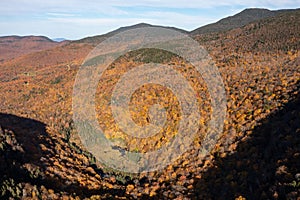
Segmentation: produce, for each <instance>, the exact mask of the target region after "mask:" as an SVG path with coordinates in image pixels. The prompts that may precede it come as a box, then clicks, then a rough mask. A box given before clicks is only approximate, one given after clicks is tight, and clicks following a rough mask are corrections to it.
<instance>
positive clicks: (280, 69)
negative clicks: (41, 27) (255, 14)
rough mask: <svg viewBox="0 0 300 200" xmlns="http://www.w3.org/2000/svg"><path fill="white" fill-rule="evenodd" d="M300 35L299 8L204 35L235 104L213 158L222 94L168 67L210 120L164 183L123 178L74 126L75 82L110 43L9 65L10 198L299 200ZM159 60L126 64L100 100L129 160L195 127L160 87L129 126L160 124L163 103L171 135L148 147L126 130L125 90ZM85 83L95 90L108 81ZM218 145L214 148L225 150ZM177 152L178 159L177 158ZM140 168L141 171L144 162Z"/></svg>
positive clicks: (146, 88)
mask: <svg viewBox="0 0 300 200" xmlns="http://www.w3.org/2000/svg"><path fill="white" fill-rule="evenodd" d="M136 26H137V27H143V26H152V25H147V24H146V25H145V24H139V25H136ZM132 27H134V26H130V27H123V28H120V29H119V30H116V31H115V32H114V31H113V32H111V33H108V34H106V35H102V36H101V37H102V39H103V38H105V37H108V35H109V34H115V33H116V32H119V31H124V30H126V29H127V28H132ZM299 33H300V10H299V9H298V10H294V11H292V12H286V11H282V12H278V14H276V15H274V16H271V17H267V18H263V19H260V20H257V21H255V22H251V23H248V24H246V25H244V26H242V27H238V28H233V29H231V30H228V31H223V32H218V33H213V34H206V35H196V36H194V38H195V39H196V40H197V41H199V43H200V44H201V45H202V46H203V47H204V48H205V49H207V51H208V52H209V55H210V57H211V58H212V61H214V62H215V65H216V66H217V68H218V70H219V72H220V73H219V74H220V76H221V78H222V82H223V83H224V90H225V94H226V100H225V101H226V102H225V103H226V118H225V119H224V126H223V128H222V130H223V132H221V133H220V134H221V137H220V139H219V140H218V141H217V143H216V145H214V147H215V148H213V149H212V151H211V154H210V155H209V156H207V157H205V158H203V157H202V154H203V153H202V152H203V148H202V147H204V145H205V144H203V142H202V141H203V137H205V135H206V134H205V133H206V131H207V130H209V129H211V127H208V126H210V121H211V120H212V119H213V118H212V117H213V116H212V114H213V113H215V114H216V115H219V114H222V113H221V112H220V111H219V110H217V109H214V108H213V107H212V105H211V104H212V103H211V102H212V98H213V96H212V95H213V94H214V91H216V90H215V89H214V88H217V87H213V90H211V91H210V92H208V91H207V90H208V88H207V86H206V85H207V84H206V83H205V81H206V80H204V79H203V78H201V74H200V73H198V72H197V71H196V70H195V67H193V66H192V65H190V64H189V63H187V61H185V60H184V59H182V58H180V57H171V56H170V54H167V56H166V59H165V60H166V61H165V66H167V65H169V66H171V67H174V69H175V70H176V72H178V73H179V74H182V76H183V77H184V80H186V81H187V82H188V84H190V86H191V88H192V90H193V91H194V92H195V98H197V99H196V100H197V102H199V110H200V111H201V119H200V120H201V121H200V120H199V129H197V130H198V131H197V133H195V135H194V136H193V137H194V138H193V139H192V143H191V144H190V149H189V150H188V151H187V152H185V153H184V154H183V155H182V156H180V157H178V159H177V161H176V162H174V163H170V165H168V166H167V167H166V168H164V169H161V170H160V171H159V172H155V171H153V172H149V173H143V174H130V173H123V172H122V171H114V170H113V169H111V168H110V167H109V165H103V164H101V163H99V162H98V161H97V160H96V158H95V157H94V156H93V155H92V154H91V153H89V152H88V151H87V150H86V149H85V148H84V146H83V145H82V143H81V140H80V138H79V136H78V133H77V131H76V128H75V125H74V122H73V115H74V113H73V109H72V105H73V103H72V101H73V99H74V98H73V97H74V96H73V95H74V90H73V88H74V83H75V79H76V77H78V74H79V73H78V70H79V68H80V67H81V64H82V61H83V60H84V59H85V57H86V55H87V54H88V53H89V52H91V51H92V49H93V46H94V45H96V44H97V43H96V42H97V37H99V36H96V37H90V38H85V39H84V42H88V44H87V43H84V42H82V41H80V42H78V41H77V42H75V41H74V42H69V43H66V44H65V45H61V46H57V47H54V48H50V49H46V50H42V51H38V52H32V53H30V54H26V55H22V56H20V57H18V58H14V59H11V60H7V61H4V62H3V63H0V69H1V73H0V91H1V98H0V163H1V165H0V186H1V187H0V199H47V198H50V199H175V198H177V199H297V198H298V197H299V194H300V187H299V185H300V174H299V166H300V153H299V152H300V146H299V144H300V137H299V130H300V118H299V113H300V81H299V77H300V43H299V41H300V35H299ZM101 37H99V38H100V39H101ZM93 40H94V41H95V43H93V42H94V41H93ZM50 42H51V41H50ZM150 50H151V49H150ZM138 53H139V52H138ZM147 53H148V54H149V55H150V56H151V57H152V58H157V57H159V56H157V55H158V54H157V53H156V52H155V51H152V50H151V51H143V52H141V54H135V52H133V53H132V54H131V53H129V54H127V55H125V56H124V57H120V58H119V59H117V60H116V61H115V62H114V63H113V65H111V66H110V67H109V68H107V69H106V70H105V72H104V73H102V74H101V78H100V77H99V78H100V80H98V81H99V82H98V87H97V89H96V91H95V93H94V94H95V95H94V97H93V98H94V99H95V101H94V102H95V105H94V106H93V107H92V108H91V109H92V110H94V111H95V114H96V115H97V116H96V119H97V121H98V125H99V127H101V128H102V127H103V130H104V133H105V137H107V138H108V139H110V140H111V142H112V143H114V144H116V146H114V147H117V150H119V151H122V152H124V151H123V150H126V149H127V150H130V151H131V152H144V151H148V150H152V149H153V150H156V149H157V150H158V149H161V148H162V147H164V146H165V145H167V144H168V143H170V142H171V141H174V138H175V137H176V136H177V135H178V133H179V132H178V128H179V127H180V122H181V120H180V119H181V118H182V119H183V118H184V117H185V116H183V114H181V109H180V108H181V105H180V102H178V99H177V97H178V96H176V95H177V94H173V91H171V90H168V89H167V90H166V89H164V88H163V87H164V86H161V85H160V84H149V85H148V84H145V85H143V86H142V87H140V88H138V89H137V90H136V91H134V93H133V94H132V98H130V116H129V117H131V118H132V119H133V120H134V123H137V124H140V125H144V124H148V120H147V118H148V112H149V111H150V110H149V109H151V105H154V104H157V103H159V104H160V105H161V106H163V108H165V110H166V111H167V117H168V118H167V119H168V120H167V121H166V122H167V123H166V128H163V130H162V133H159V134H156V135H153V136H151V138H148V139H147V138H146V139H144V138H134V136H128V135H127V134H123V131H122V130H120V129H119V128H118V124H117V122H116V120H114V118H113V113H112V111H111V103H110V101H111V96H112V95H113V91H114V87H115V86H116V85H117V84H118V83H120V79H122V78H123V77H122V76H123V75H126V72H129V71H130V70H132V69H134V68H135V67H138V66H140V65H141V63H142V62H141V60H142V59H143V58H144V55H145V54H147ZM150 56H149V57H150ZM147 58H148V57H147ZM150 61H151V60H150ZM95 72H96V71H95ZM204 72H208V71H206V70H205V71H204ZM85 75H86V78H87V79H86V80H93V78H94V77H96V76H94V75H96V74H93V73H87V74H85ZM90 75H91V76H90ZM162 75H164V74H162ZM211 75H212V76H215V75H216V74H215V73H213V74H211ZM137 78H138V77H137ZM86 80H85V78H84V79H83V80H82V81H83V82H85V81H86ZM135 81H136V80H135V79H131V80H129V82H126V84H128V85H129V86H130V85H134V84H132V83H134V82H135ZM209 83H212V84H215V82H213V81H210V82H209ZM223 83H222V85H223ZM216 86H217V85H216ZM84 94H85V93H84ZM179 95H180V94H179ZM214 96H215V98H216V99H215V100H216V104H218V103H221V102H222V101H223V102H224V99H222V98H219V96H220V95H219V94H215V95H214ZM183 97H185V95H183ZM86 98H88V97H86ZM84 99H85V97H84ZM186 101H187V102H189V101H188V99H186ZM176 102H178V103H176ZM172 104H173V105H172ZM177 105H178V106H177ZM214 110H215V111H216V112H214ZM93 113H94V112H93ZM149 114H151V115H152V114H153V113H152V112H151V113H149ZM223 114H224V113H223ZM124 117H127V116H124ZM217 119H218V118H217ZM87 120H89V119H87ZM221 120H222V121H223V119H220V121H218V122H222V121H221ZM86 129H87V130H89V129H90V126H86ZM212 136H213V137H210V138H209V141H213V140H214V139H217V138H216V137H215V135H212ZM186 138H187V137H184V138H183V141H182V142H185V141H186V140H185V139H186ZM119 144H121V145H119ZM123 144H124V145H123ZM122 145H123V147H120V148H119V146H122ZM124 146H125V147H124ZM179 148H181V147H179ZM204 148H205V147H204ZM170 150H171V151H170V153H171V154H172V153H174V152H175V151H176V150H175V151H173V150H172V149H170ZM161 152H162V151H161ZM162 155H163V154H162ZM113 158H116V160H118V157H113ZM128 158H129V159H130V160H131V159H132V160H133V161H137V158H138V157H135V156H134V157H131V156H128ZM202 158H203V159H202ZM165 160H169V158H168V157H166V156H161V158H157V160H154V159H153V161H154V162H155V163H157V164H160V163H164V162H165Z"/></svg>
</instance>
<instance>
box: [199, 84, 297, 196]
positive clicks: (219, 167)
mask: <svg viewBox="0 0 300 200" xmlns="http://www.w3.org/2000/svg"><path fill="white" fill-rule="evenodd" d="M299 86H300V82H298V89H296V91H294V92H295V93H296V95H294V96H293V98H294V99H293V100H291V101H289V102H288V103H286V104H285V105H284V106H283V107H282V108H281V109H280V110H279V111H277V112H274V113H272V114H271V115H269V116H268V117H266V118H265V119H262V120H261V121H260V122H259V124H260V125H258V126H256V127H255V128H254V130H253V133H252V134H251V135H250V136H249V137H247V138H244V139H242V140H241V142H240V143H239V144H238V147H237V149H236V152H234V153H233V154H231V155H227V156H226V157H224V158H222V157H220V156H219V155H217V154H216V155H215V156H216V157H215V162H214V167H212V168H209V169H208V170H207V172H205V173H204V174H203V176H202V178H201V179H198V180H197V181H195V196H197V197H198V198H200V199H235V198H237V197H239V196H243V197H245V198H246V199H250V200H251V199H253V200H255V199H297V197H299V196H300V170H299V169H300V93H299V92H300V87H299ZM195 196H193V197H195Z"/></svg>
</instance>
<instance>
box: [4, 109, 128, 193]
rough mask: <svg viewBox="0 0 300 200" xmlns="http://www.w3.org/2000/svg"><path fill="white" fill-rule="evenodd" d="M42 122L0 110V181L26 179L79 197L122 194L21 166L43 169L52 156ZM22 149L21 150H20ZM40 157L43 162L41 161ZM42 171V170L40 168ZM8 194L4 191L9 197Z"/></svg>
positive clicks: (53, 148) (53, 151) (26, 181)
mask: <svg viewBox="0 0 300 200" xmlns="http://www.w3.org/2000/svg"><path fill="white" fill-rule="evenodd" d="M45 127H46V125H45V124H43V123H41V122H39V121H36V120H33V119H28V118H23V117H18V116H15V115H11V114H3V113H0V163H1V165H0V183H1V184H3V181H4V180H8V179H13V180H14V182H15V184H17V183H21V182H24V183H30V184H31V185H36V186H38V188H39V187H40V186H42V185H43V186H45V187H46V188H47V189H53V190H54V191H55V192H56V193H60V192H67V193H68V194H73V193H76V194H77V195H79V196H81V197H87V196H91V195H93V194H119V195H120V194H122V193H124V191H120V190H117V189H100V190H91V189H88V188H85V187H82V186H80V185H79V184H77V183H76V184H75V183H72V184H70V185H67V186H66V185H64V183H65V181H67V180H66V179H65V180H64V177H50V176H47V175H45V174H43V173H42V175H41V174H40V175H38V176H37V177H34V174H35V172H29V171H28V169H26V168H24V164H25V163H29V164H33V165H36V166H38V167H39V168H40V169H45V167H46V161H45V160H48V159H49V158H51V157H55V156H57V155H55V154H56V153H55V142H56V140H55V139H53V138H52V137H51V136H49V135H48V134H47V132H46V129H45ZM41 144H42V145H45V146H46V147H47V149H49V151H46V152H45V151H42V150H41V147H40V145H41ZM22 149H23V150H22ZM43 161H44V162H43ZM41 171H43V170H41ZM10 195H12V194H6V197H9V196H10Z"/></svg>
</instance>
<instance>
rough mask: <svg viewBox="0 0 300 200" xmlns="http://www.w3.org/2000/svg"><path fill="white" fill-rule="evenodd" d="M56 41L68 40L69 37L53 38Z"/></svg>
mask: <svg viewBox="0 0 300 200" xmlns="http://www.w3.org/2000/svg"><path fill="white" fill-rule="evenodd" d="M52 40H53V41H54V42H63V41H65V40H67V39H65V38H53V39H52Z"/></svg>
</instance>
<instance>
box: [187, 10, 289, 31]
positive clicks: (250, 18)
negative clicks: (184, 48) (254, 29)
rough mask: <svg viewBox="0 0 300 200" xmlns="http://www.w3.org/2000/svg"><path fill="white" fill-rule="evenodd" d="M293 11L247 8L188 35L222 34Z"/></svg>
mask: <svg viewBox="0 0 300 200" xmlns="http://www.w3.org/2000/svg"><path fill="white" fill-rule="evenodd" d="M290 11H293V10H277V11H271V10H268V9H260V8H249V9H245V10H243V11H242V12H240V13H238V14H236V15H233V16H230V17H226V18H224V19H221V20H219V21H218V22H216V23H212V24H208V25H205V26H202V27H200V28H197V29H195V30H193V31H191V32H190V33H191V34H192V35H198V34H207V33H214V32H222V31H227V30H230V29H234V28H239V27H242V26H244V25H247V24H249V23H251V22H254V21H257V20H260V19H266V18H269V17H273V16H275V15H277V14H280V13H284V12H290Z"/></svg>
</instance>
